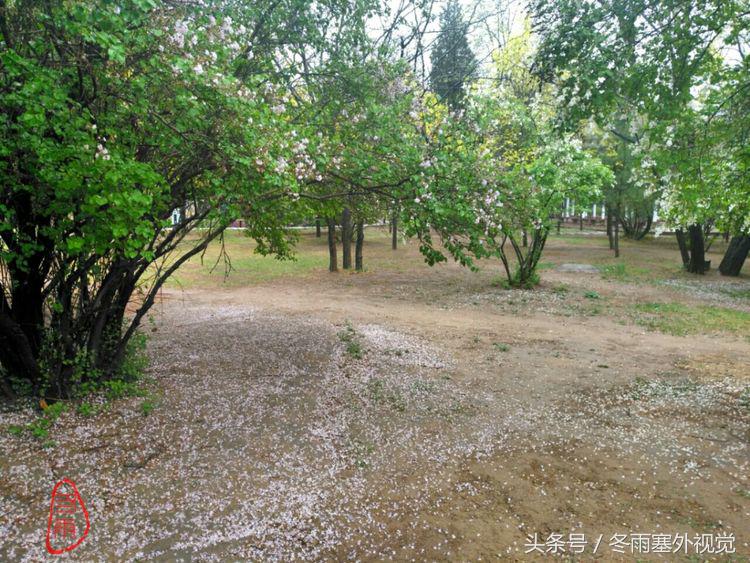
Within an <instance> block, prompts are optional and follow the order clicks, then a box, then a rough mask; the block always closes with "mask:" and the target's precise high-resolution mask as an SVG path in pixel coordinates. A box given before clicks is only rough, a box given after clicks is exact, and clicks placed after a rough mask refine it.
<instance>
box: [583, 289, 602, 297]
mask: <svg viewBox="0 0 750 563" xmlns="http://www.w3.org/2000/svg"><path fill="white" fill-rule="evenodd" d="M583 296H584V297H585V298H586V299H599V298H600V297H601V295H599V294H598V293H597V292H596V291H591V290H589V291H586V292H585V293H584V294H583Z"/></svg>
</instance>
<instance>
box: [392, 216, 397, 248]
mask: <svg viewBox="0 0 750 563" xmlns="http://www.w3.org/2000/svg"><path fill="white" fill-rule="evenodd" d="M391 248H392V249H393V250H396V249H397V248H398V210H397V209H394V210H393V216H392V217H391Z"/></svg>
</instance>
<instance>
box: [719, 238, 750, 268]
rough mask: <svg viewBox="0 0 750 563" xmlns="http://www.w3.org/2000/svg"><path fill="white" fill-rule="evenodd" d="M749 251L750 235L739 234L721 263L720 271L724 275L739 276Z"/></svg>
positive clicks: (731, 242) (732, 241)
mask: <svg viewBox="0 0 750 563" xmlns="http://www.w3.org/2000/svg"><path fill="white" fill-rule="evenodd" d="M748 252H750V235H739V236H735V237H732V240H731V241H730V243H729V246H728V247H727V250H726V252H725V253H724V258H722V260H721V264H719V272H721V275H723V276H733V277H736V276H739V275H740V270H741V269H742V266H743V264H744V263H745V259H746V258H747V255H748Z"/></svg>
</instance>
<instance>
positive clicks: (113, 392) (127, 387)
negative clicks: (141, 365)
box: [102, 379, 145, 401]
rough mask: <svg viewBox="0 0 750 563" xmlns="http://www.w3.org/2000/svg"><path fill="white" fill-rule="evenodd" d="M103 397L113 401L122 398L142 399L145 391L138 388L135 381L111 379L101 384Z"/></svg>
mask: <svg viewBox="0 0 750 563" xmlns="http://www.w3.org/2000/svg"><path fill="white" fill-rule="evenodd" d="M102 387H103V389H104V395H105V396H106V397H107V400H109V401H113V400H116V399H122V398H123V397H142V396H143V395H144V394H145V391H143V389H141V388H140V386H139V385H138V383H137V382H135V381H123V380H121V379H112V380H110V381H105V382H104V383H103V384H102Z"/></svg>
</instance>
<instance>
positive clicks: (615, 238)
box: [614, 220, 620, 258]
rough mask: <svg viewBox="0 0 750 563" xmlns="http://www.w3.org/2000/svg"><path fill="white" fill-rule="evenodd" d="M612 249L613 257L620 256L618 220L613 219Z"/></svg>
mask: <svg viewBox="0 0 750 563" xmlns="http://www.w3.org/2000/svg"><path fill="white" fill-rule="evenodd" d="M614 223H615V234H614V247H615V248H614V250H615V258H619V257H620V222H619V221H617V220H615V222H614Z"/></svg>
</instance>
